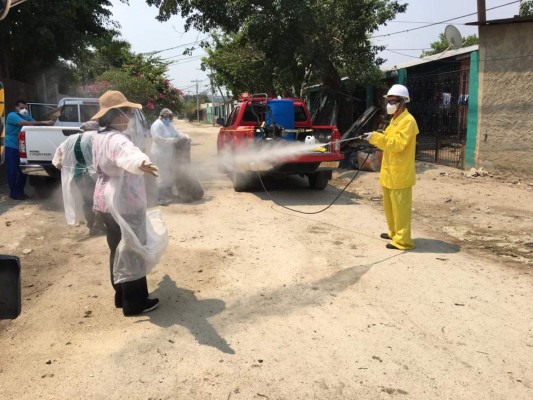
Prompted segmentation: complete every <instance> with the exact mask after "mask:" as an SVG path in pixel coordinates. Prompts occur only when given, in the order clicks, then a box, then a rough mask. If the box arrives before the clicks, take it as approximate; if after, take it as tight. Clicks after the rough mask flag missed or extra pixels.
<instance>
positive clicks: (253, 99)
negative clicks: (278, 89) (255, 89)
mask: <svg viewBox="0 0 533 400" xmlns="http://www.w3.org/2000/svg"><path fill="white" fill-rule="evenodd" d="M217 123H218V124H219V125H222V126H221V128H220V131H219V132H218V138H217V152H218V161H219V169H220V170H221V171H223V172H228V173H229V175H230V177H231V180H232V182H233V188H234V189H235V191H236V192H241V191H246V190H247V188H248V187H249V183H250V181H251V180H252V179H253V178H254V176H257V174H258V173H259V174H262V175H264V174H272V175H288V174H298V175H301V176H307V178H308V180H309V186H310V187H311V188H313V189H317V190H322V189H324V188H325V187H326V186H327V184H328V181H329V180H330V179H331V177H332V171H333V169H335V168H337V167H338V166H339V161H340V160H342V159H343V158H344V155H343V154H341V152H340V143H339V142H338V140H340V139H341V135H340V133H339V131H338V130H337V128H336V127H335V126H313V124H312V122H311V117H310V115H309V110H308V109H307V106H306V104H305V102H304V101H303V100H301V99H280V98H277V99H274V98H267V96H266V95H253V96H242V97H241V98H240V99H239V103H238V104H237V106H236V107H235V108H234V109H233V110H232V112H231V113H230V115H229V116H228V118H227V120H224V119H223V118H219V119H218V120H217ZM297 143H301V144H300V145H298V144H297ZM303 143H307V144H313V143H314V144H315V145H316V147H314V146H303V145H302V144H303Z"/></svg>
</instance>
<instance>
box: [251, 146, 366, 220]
mask: <svg viewBox="0 0 533 400" xmlns="http://www.w3.org/2000/svg"><path fill="white" fill-rule="evenodd" d="M368 157H370V153H368V154H367V155H366V158H365V161H363V164H361V165H365V163H366V160H368ZM360 171H361V170H360V169H358V170H357V172H356V173H355V175H354V176H353V177H352V179H351V180H350V182H348V184H347V185H346V186H344V188H343V189H342V190H341V191H340V193H339V194H337V196H336V197H335V198H334V199H333V201H332V202H331V203H329V204H328V206H327V207H325V208H323V209H322V210H318V211H311V212H308V211H300V210H295V209H294V208H290V207H287V206H284V205H283V204H280V203H278V202H277V201H276V200H274V198H273V197H272V196H271V195H270V193H269V191H268V190H267V188H266V187H265V184H264V183H263V180H262V179H261V174H260V173H259V172H258V173H257V176H259V181H260V182H261V186H263V190H264V191H265V193H266V194H267V195H268V197H269V198H270V200H272V202H273V203H274V204H276V205H277V206H280V207H282V208H285V209H286V210H289V211H294V212H297V213H300V214H319V213H321V212H324V211H326V210H327V209H328V208H330V207H331V206H332V205H333V204H335V202H336V201H337V200H338V198H339V197H340V196H341V194H343V193H344V192H345V191H346V188H347V187H348V186H350V185H351V184H352V182H353V181H354V180H355V178H357V175H359V172H360Z"/></svg>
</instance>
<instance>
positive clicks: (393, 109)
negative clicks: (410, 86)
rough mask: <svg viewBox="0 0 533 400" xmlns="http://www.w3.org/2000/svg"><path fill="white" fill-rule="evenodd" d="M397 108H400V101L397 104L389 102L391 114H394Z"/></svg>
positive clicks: (388, 112)
mask: <svg viewBox="0 0 533 400" xmlns="http://www.w3.org/2000/svg"><path fill="white" fill-rule="evenodd" d="M397 110H398V103H396V104H388V103H387V114H389V115H391V114H394V113H395V112H396V111H397Z"/></svg>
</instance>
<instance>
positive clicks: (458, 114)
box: [374, 45, 478, 168]
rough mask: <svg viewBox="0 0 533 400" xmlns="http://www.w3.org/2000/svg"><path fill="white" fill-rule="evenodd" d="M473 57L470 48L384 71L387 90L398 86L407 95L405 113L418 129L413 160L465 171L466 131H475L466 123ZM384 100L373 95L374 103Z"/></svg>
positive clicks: (474, 50) (474, 82)
mask: <svg viewBox="0 0 533 400" xmlns="http://www.w3.org/2000/svg"><path fill="white" fill-rule="evenodd" d="M477 53H478V46H477V45H474V46H469V47H465V48H459V49H455V50H447V51H445V52H443V53H439V54H436V55H432V56H427V57H424V58H419V59H414V60H411V61H409V62H406V63H403V64H399V65H396V66H394V67H392V68H387V69H384V71H383V72H384V73H385V81H386V83H387V84H386V87H387V88H388V87H390V86H391V85H392V84H394V83H400V84H403V85H405V86H407V87H408V89H409V95H410V97H411V102H410V103H409V104H408V109H409V112H411V113H412V114H413V115H414V116H415V118H416V120H417V122H418V127H419V129H420V134H419V135H418V137H417V159H419V160H423V161H429V162H434V163H438V164H445V165H450V166H454V167H459V168H463V167H464V160H465V148H466V147H467V144H466V142H467V137H468V130H469V129H474V131H475V126H474V127H469V125H468V121H469V115H470V114H471V108H472V91H474V92H477V79H478V73H477V64H476V62H477V61H476V60H477ZM384 90H385V92H386V89H384ZM383 94H384V92H383V93H382V91H379V90H376V89H375V91H374V98H375V99H376V100H378V101H379V99H380V98H381V96H382V95H383ZM376 100H374V101H376ZM474 104H475V103H474Z"/></svg>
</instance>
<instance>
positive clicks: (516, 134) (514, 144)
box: [476, 21, 533, 177]
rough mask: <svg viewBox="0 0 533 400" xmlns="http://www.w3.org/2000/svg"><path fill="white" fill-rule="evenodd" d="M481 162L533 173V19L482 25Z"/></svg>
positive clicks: (498, 169)
mask: <svg viewBox="0 0 533 400" xmlns="http://www.w3.org/2000/svg"><path fill="white" fill-rule="evenodd" d="M479 74H480V76H479V105H478V107H479V108H478V110H479V114H478V115H479V116H478V118H479V120H478V129H477V133H478V134H477V151H476V166H477V167H478V168H479V167H484V168H486V169H488V170H489V171H494V172H496V173H499V174H503V175H513V176H518V177H533V21H529V22H522V23H507V24H494V25H487V26H480V27H479Z"/></svg>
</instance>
